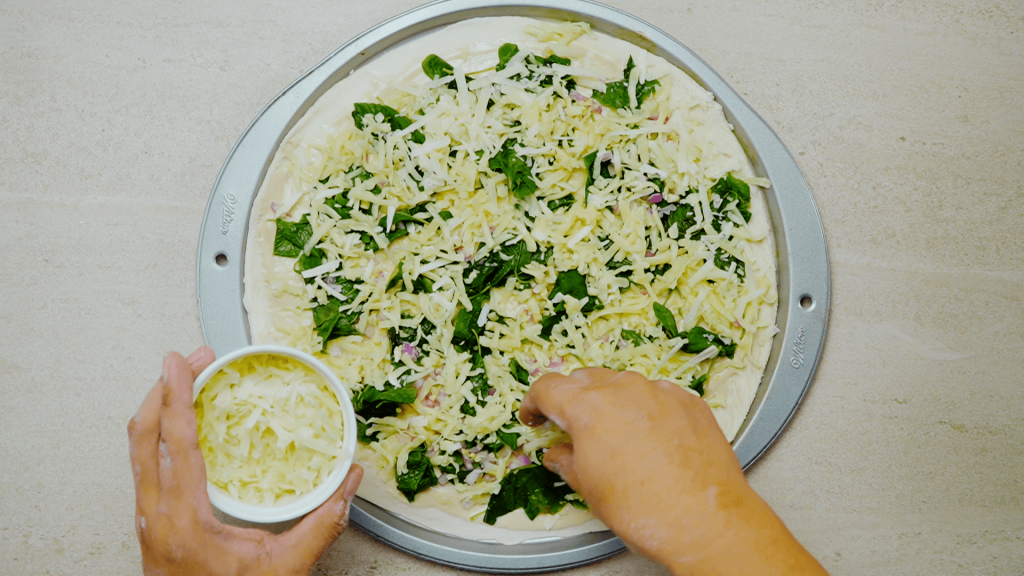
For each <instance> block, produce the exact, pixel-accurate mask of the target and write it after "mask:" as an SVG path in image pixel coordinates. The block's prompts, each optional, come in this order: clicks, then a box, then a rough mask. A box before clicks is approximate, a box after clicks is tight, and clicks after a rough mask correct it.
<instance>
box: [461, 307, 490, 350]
mask: <svg viewBox="0 0 1024 576" xmlns="http://www.w3.org/2000/svg"><path fill="white" fill-rule="evenodd" d="M489 298H490V296H489V295H488V294H487V293H484V294H480V295H477V296H475V297H473V298H472V299H471V300H470V301H469V302H470V304H472V305H473V307H472V308H469V309H466V308H460V309H459V312H458V314H456V315H455V321H454V322H453V328H454V330H453V331H452V345H453V346H455V349H456V350H458V351H459V352H474V351H477V352H480V353H481V354H482V353H483V352H482V350H480V333H481V332H483V329H484V327H483V326H479V325H477V320H479V319H480V312H482V311H483V305H484V302H487V300H488V299H489ZM487 353H488V354H489V353H490V351H488V352H487Z"/></svg>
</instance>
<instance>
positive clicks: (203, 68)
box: [0, 0, 1024, 576]
mask: <svg viewBox="0 0 1024 576" xmlns="http://www.w3.org/2000/svg"><path fill="white" fill-rule="evenodd" d="M416 4H417V2H414V1H409V0H403V1H389V2H372V3H368V2H352V1H347V0H345V1H343V0H333V1H325V0H311V1H310V2H304V3H284V2H265V1H264V2H249V3H247V2H238V1H236V0H225V1H221V2H196V1H194V0H180V1H175V2H158V1H153V0H148V1H139V2H127V1H118V0H98V1H96V2H91V3H74V2H60V1H54V2H27V1H24V0H6V1H5V2H3V3H0V206H3V210H2V212H3V216H2V220H3V223H2V224H0V251H2V253H3V255H4V256H3V258H2V259H0V275H2V281H0V391H2V399H0V574H11V575H22V574H69V575H71V574H73V575H76V576H87V575H105V576H106V575H134V574H140V573H141V570H140V559H139V550H138V545H137V543H136V541H135V535H134V530H133V522H132V514H133V510H134V507H133V494H132V481H131V474H130V472H129V468H128V457H127V441H126V437H125V432H124V428H125V424H126V423H127V421H128V419H129V417H130V416H131V415H132V414H133V413H134V412H135V410H136V409H137V407H138V405H139V403H140V402H141V401H142V398H143V396H144V394H145V392H146V390H147V389H148V388H149V387H150V386H151V385H152V384H153V382H154V381H155V380H156V378H157V376H158V373H159V367H160V359H161V357H162V356H163V354H165V353H166V352H167V351H168V350H171V349H175V350H179V351H182V352H186V353H187V352H189V351H191V350H192V349H194V348H195V347H197V346H199V345H200V344H202V334H201V331H200V326H199V319H198V316H197V309H196V303H195V250H196V242H197V238H198V234H199V225H200V220H201V217H202V215H203V211H204V209H205V205H206V199H207V197H208V195H209V192H210V189H211V187H212V185H213V181H214V179H215V178H216V176H217V172H218V170H219V169H220V166H221V164H222V163H223V161H224V159H225V158H226V156H227V154H228V152H229V150H230V149H231V146H232V145H233V144H234V142H235V141H236V140H237V138H238V137H239V136H240V135H241V133H242V131H243V130H245V128H246V126H247V125H248V124H249V122H250V121H251V120H252V119H253V118H254V117H255V116H256V114H257V113H258V112H259V111H260V109H261V108H262V107H263V106H264V105H265V104H266V103H268V102H269V101H270V100H271V99H272V98H273V97H274V95H275V94H277V93H278V92H279V91H281V90H282V89H283V88H284V87H286V86H287V85H288V84H289V83H290V82H291V81H292V80H294V79H295V78H297V77H298V76H299V75H300V74H302V73H303V72H304V71H306V70H308V69H309V68H311V67H312V66H314V65H315V64H316V63H318V62H319V61H320V60H321V59H323V58H324V57H325V56H326V55H328V54H329V53H330V52H332V51H333V50H334V49H336V48H337V47H338V46H340V45H341V44H343V43H344V42H345V41H347V40H348V39H350V38H352V37H353V36H354V35H356V34H358V33H359V32H361V31H363V30H365V29H366V28H368V27H370V26H372V25H374V24H376V23H378V22H380V21H382V20H384V19H386V18H389V17H391V16H394V15H396V14H399V13H400V12H402V11H404V10H406V9H409V8H412V7H413V6H415V5H416ZM611 4H613V5H616V6H619V7H621V8H623V9H626V10H629V11H632V12H633V13H634V14H636V15H638V16H639V17H641V18H644V19H646V20H648V21H651V22H654V23H655V24H656V25H658V26H659V27H661V28H662V29H664V30H665V31H667V32H668V33H670V34H672V35H674V36H675V37H677V38H679V39H680V40H681V41H682V42H683V43H685V44H687V45H688V46H689V47H690V48H691V49H693V50H694V51H695V52H697V53H698V54H699V55H700V56H701V57H703V58H704V59H705V60H706V61H707V62H708V63H709V64H710V65H711V66H712V67H713V68H715V69H716V70H717V71H718V72H719V73H720V74H721V75H722V76H723V77H724V78H725V79H726V80H727V81H728V82H729V83H730V84H731V85H732V86H733V87H734V88H735V89H736V90H737V91H738V92H739V93H740V94H741V95H742V96H743V97H744V98H745V99H746V100H747V101H748V102H749V103H750V104H751V106H753V108H754V109H755V110H757V111H758V112H759V113H760V114H761V115H762V116H763V117H764V118H765V120H767V122H768V124H769V125H771V126H772V127H773V128H774V129H775V130H776V131H777V132H778V133H779V135H780V137H781V138H782V140H783V142H785V143H786V145H787V146H788V147H789V149H790V150H791V151H792V153H793V154H794V156H795V157H796V158H797V161H798V163H799V165H800V167H801V169H802V170H803V171H804V174H805V176H806V178H807V181H808V183H809V184H810V186H811V189H812V190H813V192H814V195H815V199H816V201H817V202H818V206H819V209H820V210H821V214H822V219H823V222H824V226H825V231H826V234H827V237H828V243H829V252H830V256H831V260H832V274H833V276H832V287H833V309H832V312H831V325H830V331H829V338H828V342H827V345H826V349H825V353H824V356H823V358H822V360H821V364H820V367H819V370H818V374H817V377H816V379H815V382H814V384H813V386H812V388H811V391H810V393H809V395H808V396H807V398H806V400H805V402H804V405H803V406H802V407H801V408H800V410H799V411H798V413H797V415H796V417H795V418H794V420H793V421H792V423H791V425H790V426H789V428H788V429H787V430H786V432H785V433H784V434H783V435H782V437H781V438H780V439H779V441H778V443H777V444H776V445H775V446H774V447H773V448H772V449H771V450H770V451H769V452H768V454H767V455H766V456H765V457H764V458H763V459H762V460H761V461H760V462H759V463H758V464H756V465H755V466H754V467H753V468H752V469H751V470H750V471H749V478H750V480H751V482H752V484H753V485H754V487H755V488H756V489H757V490H758V491H759V492H760V493H761V494H762V495H763V496H764V497H765V499H767V500H768V502H769V503H770V504H772V505H773V506H774V508H775V510H776V511H777V512H778V513H779V515H780V516H781V517H782V518H783V519H784V520H785V521H786V522H787V524H788V525H789V527H790V528H791V529H792V531H793V532H794V533H795V535H796V536H797V537H798V538H799V539H800V540H801V541H802V542H803V543H804V544H805V545H806V546H807V548H808V549H809V550H810V551H811V552H812V553H813V554H814V555H815V556H816V557H818V558H819V559H821V561H822V562H823V563H824V565H825V566H826V568H828V569H829V570H830V571H832V572H833V573H834V574H854V575H869V574H905V575H932V574H946V575H959V574H986V575H992V574H994V575H1013V576H1019V575H1021V574H1024V474H1022V471H1024V376H1022V372H1024V190H1022V182H1024V158H1022V157H1024V105H1022V102H1024V5H1022V4H1021V2H1019V1H1009V0H1003V1H994V2H979V1H976V0H958V1H952V0H939V1H935V2H911V1H901V0H874V1H865V2H843V1H839V0H820V1H811V0H766V1H762V2H752V1H738V0H718V1H710V0H693V1H687V2H675V1H671V0H661V1H650V2H643V3H641V2H626V1H623V0H615V1H613V2H611ZM317 573H318V574H320V573H322V574H427V575H433V574H451V573H454V571H452V570H450V569H447V568H443V567H439V566H435V565H432V564H429V563H426V562H423V561H420V560H416V559H414V558H411V557H409V556H406V555H405V554H403V553H400V552H397V551H395V550H392V549H390V548H388V547H386V546H384V545H382V544H379V543H377V542H376V541H374V540H372V539H371V538H370V537H369V536H367V535H365V534H362V533H360V532H359V531H358V530H350V531H349V532H348V533H346V534H345V535H343V536H342V538H341V539H340V540H339V541H338V542H337V543H336V544H335V545H334V546H332V547H331V548H330V550H329V551H328V553H327V554H326V555H325V557H324V558H323V560H322V561H321V563H320V565H319V566H318V569H317ZM569 573H570V574H580V575H583V574H588V575H602V576H612V575H619V574H663V573H664V571H663V570H661V569H660V568H659V567H657V566H655V565H653V564H651V563H650V562H648V561H646V560H644V559H642V558H640V557H638V556H636V555H633V554H629V553H626V554H622V555H620V556H617V557H615V558H613V559H610V560H607V561H604V562H601V563H598V564H596V565H592V566H589V567H585V568H581V569H577V570H574V571H571V572H569Z"/></svg>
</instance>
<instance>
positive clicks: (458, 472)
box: [438, 452, 471, 482]
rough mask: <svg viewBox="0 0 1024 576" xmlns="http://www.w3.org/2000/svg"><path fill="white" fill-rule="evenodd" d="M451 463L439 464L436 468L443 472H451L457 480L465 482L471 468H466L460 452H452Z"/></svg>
mask: <svg viewBox="0 0 1024 576" xmlns="http://www.w3.org/2000/svg"><path fill="white" fill-rule="evenodd" d="M452 460H454V462H453V463H452V464H448V465H447V466H440V467H438V469H439V470H440V471H441V472H444V473H445V474H451V475H453V476H455V477H456V478H458V480H459V482H465V481H466V476H469V473H470V472H471V470H467V469H466V460H465V459H464V458H463V457H462V452H456V453H454V454H452Z"/></svg>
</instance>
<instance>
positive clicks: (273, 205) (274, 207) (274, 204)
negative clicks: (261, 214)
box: [270, 202, 281, 214]
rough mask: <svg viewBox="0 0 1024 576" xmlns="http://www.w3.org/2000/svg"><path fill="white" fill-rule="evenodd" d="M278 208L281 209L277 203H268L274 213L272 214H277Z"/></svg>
mask: <svg viewBox="0 0 1024 576" xmlns="http://www.w3.org/2000/svg"><path fill="white" fill-rule="evenodd" d="M280 207H281V205H280V204H278V203H277V202H271V203H270V209H271V210H273V211H274V214H277V209H278V208H280Z"/></svg>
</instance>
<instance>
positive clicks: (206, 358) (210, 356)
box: [186, 346, 217, 381]
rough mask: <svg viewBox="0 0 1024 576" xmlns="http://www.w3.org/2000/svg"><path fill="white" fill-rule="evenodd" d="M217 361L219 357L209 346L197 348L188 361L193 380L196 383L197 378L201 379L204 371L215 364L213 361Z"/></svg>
mask: <svg viewBox="0 0 1024 576" xmlns="http://www.w3.org/2000/svg"><path fill="white" fill-rule="evenodd" d="M216 359H217V355H216V354H215V353H214V352H213V348H210V347H209V346H200V347H199V348H196V351H195V352H193V353H192V354H191V355H189V357H188V358H187V359H186V360H187V361H188V365H189V367H190V368H192V380H193V381H194V380H195V379H196V378H199V375H200V374H202V373H203V370H206V368H207V366H209V365H210V364H213V361H214V360H216Z"/></svg>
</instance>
